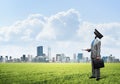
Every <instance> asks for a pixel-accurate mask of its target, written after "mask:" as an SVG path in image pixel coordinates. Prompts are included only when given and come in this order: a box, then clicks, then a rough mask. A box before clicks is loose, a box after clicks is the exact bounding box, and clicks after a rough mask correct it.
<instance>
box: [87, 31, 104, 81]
mask: <svg viewBox="0 0 120 84" xmlns="http://www.w3.org/2000/svg"><path fill="white" fill-rule="evenodd" d="M94 34H95V39H94V40H93V41H92V43H91V49H85V50H86V51H88V52H91V64H92V76H91V77H90V78H96V80H97V81H98V80H100V68H98V69H95V68H94V63H93V61H94V60H96V59H97V60H99V59H100V58H101V55H100V50H101V41H100V39H101V38H102V37H103V35H102V34H101V33H100V32H99V31H98V30H97V29H95V32H94Z"/></svg>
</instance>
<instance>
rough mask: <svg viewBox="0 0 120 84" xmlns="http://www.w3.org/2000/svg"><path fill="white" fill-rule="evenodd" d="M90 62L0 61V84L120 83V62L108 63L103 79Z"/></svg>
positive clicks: (103, 70) (103, 69) (102, 71)
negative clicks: (93, 71) (94, 76)
mask: <svg viewBox="0 0 120 84" xmlns="http://www.w3.org/2000/svg"><path fill="white" fill-rule="evenodd" d="M90 75H91V64H90V63H0V84H119V83H120V80H119V79H120V63H107V64H105V68H102V69H101V78H102V79H101V80H100V81H96V80H95V79H89V76H90Z"/></svg>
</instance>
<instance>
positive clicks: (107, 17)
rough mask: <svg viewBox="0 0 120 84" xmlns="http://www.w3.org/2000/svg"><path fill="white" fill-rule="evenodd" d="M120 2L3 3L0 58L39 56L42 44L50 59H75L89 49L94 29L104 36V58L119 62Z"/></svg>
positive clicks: (85, 53)
mask: <svg viewBox="0 0 120 84" xmlns="http://www.w3.org/2000/svg"><path fill="white" fill-rule="evenodd" d="M119 3H120V1H119V0H116V1H108V0H106V1H104V0H101V1H96V0H93V1H88V0H85V1H82V0H79V1H65V0H61V1H56V0H52V1H41V0H39V1H34V0H28V1H22V0H21V1H18V0H13V1H10V0H3V1H0V11H1V13H0V18H1V19H0V22H1V24H0V47H1V49H0V55H3V56H8V55H11V56H14V57H15V58H16V57H20V56H21V55H22V54H32V55H34V56H35V55H36V46H39V45H43V46H44V47H45V51H44V52H45V53H47V48H48V46H50V47H51V56H55V54H56V53H65V54H66V55H67V56H70V57H71V56H73V54H74V53H79V52H82V53H83V54H84V55H85V56H86V57H90V53H87V52H83V51H82V49H84V48H90V45H91V41H92V40H93V39H94V29H95V28H96V29H98V30H99V31H100V32H101V33H102V34H103V35H104V37H103V39H101V42H102V45H101V55H102V56H103V55H104V56H106V55H110V54H112V55H114V56H115V57H117V58H119V59H120V55H119V50H120V43H119V41H120V18H119V15H120V12H119V8H120V5H119Z"/></svg>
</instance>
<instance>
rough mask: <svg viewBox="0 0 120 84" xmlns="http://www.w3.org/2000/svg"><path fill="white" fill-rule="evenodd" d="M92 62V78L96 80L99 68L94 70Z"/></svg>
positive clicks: (98, 76) (98, 75)
mask: <svg viewBox="0 0 120 84" xmlns="http://www.w3.org/2000/svg"><path fill="white" fill-rule="evenodd" d="M93 60H94V59H92V60H91V64H92V76H93V77H96V78H100V68H99V69H95V68H94V64H93Z"/></svg>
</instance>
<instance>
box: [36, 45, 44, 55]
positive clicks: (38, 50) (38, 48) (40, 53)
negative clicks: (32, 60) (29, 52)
mask: <svg viewBox="0 0 120 84" xmlns="http://www.w3.org/2000/svg"><path fill="white" fill-rule="evenodd" d="M37 56H43V46H38V47H37Z"/></svg>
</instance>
